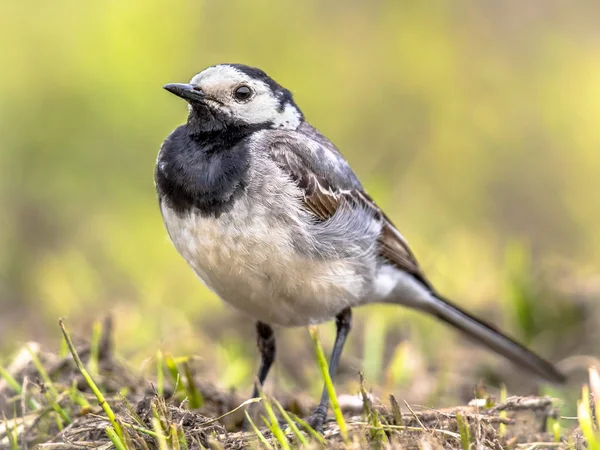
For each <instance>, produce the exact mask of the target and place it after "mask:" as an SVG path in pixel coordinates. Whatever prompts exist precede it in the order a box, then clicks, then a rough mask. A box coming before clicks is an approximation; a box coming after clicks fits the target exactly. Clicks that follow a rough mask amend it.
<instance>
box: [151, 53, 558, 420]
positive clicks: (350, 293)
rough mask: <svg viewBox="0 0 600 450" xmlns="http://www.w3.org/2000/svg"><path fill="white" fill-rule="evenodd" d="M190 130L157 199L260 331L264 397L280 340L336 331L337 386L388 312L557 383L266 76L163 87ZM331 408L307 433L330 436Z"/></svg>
mask: <svg viewBox="0 0 600 450" xmlns="http://www.w3.org/2000/svg"><path fill="white" fill-rule="evenodd" d="M164 89H166V90H167V91H168V92H170V93H172V94H174V95H176V96H177V97H180V98H182V99H184V100H185V101H186V102H187V104H188V109H189V114H188V118H187V122H186V123H185V124H183V125H181V126H179V127H177V128H176V129H175V130H174V131H172V132H171V134H170V135H169V136H168V137H167V138H166V140H165V141H164V143H163V144H162V146H161V148H160V151H159V153H158V157H157V161H156V168H155V174H154V175H155V186H156V190H157V194H158V201H159V206H160V211H161V214H162V218H163V221H164V225H165V228H166V230H167V233H168V235H169V237H170V240H171V241H172V243H173V245H174V247H175V248H176V249H177V251H178V252H179V253H180V254H181V256H182V257H183V259H185V261H186V262H187V263H188V265H189V266H190V267H191V268H192V270H193V271H194V272H195V273H196V275H197V276H198V277H199V278H200V279H201V281H202V282H204V284H205V285H206V286H207V287H208V288H209V289H211V290H212V291H213V292H214V293H215V294H216V295H217V296H219V297H220V298H221V299H222V300H223V301H224V302H226V303H228V304H229V305H231V306H233V307H234V308H236V309H238V310H241V311H242V312H244V313H246V317H248V318H249V319H251V320H254V321H255V324H256V333H257V345H258V350H259V353H260V364H259V368H258V373H257V376H256V382H255V384H254V388H253V393H252V397H258V395H259V388H260V387H261V386H262V385H263V384H264V383H265V381H266V379H267V375H268V373H269V370H270V368H271V366H272V364H273V362H274V360H275V353H276V345H275V332H274V329H277V328H287V327H299V326H308V325H316V324H320V323H323V322H327V321H330V320H335V324H336V337H335V341H334V344H333V350H332V353H331V357H330V364H329V371H330V375H331V377H332V378H333V377H334V376H335V373H336V371H337V367H338V364H339V360H340V356H341V354H342V349H343V347H344V344H345V342H346V338H347V336H348V334H349V332H350V329H351V325H352V308H354V307H358V306H362V305H367V304H372V303H386V304H395V305H403V306H405V307H408V308H412V309H416V310H419V311H421V312H423V313H426V314H430V315H432V316H434V317H436V318H437V319H440V320H441V321H443V322H445V323H447V324H449V325H451V326H453V327H455V328H457V329H458V330H460V331H462V332H463V333H464V334H465V335H467V336H468V337H470V338H472V339H474V340H476V341H477V342H479V343H480V344H483V345H484V346H487V347H488V348H490V349H491V350H494V351H496V352H497V353H499V354H500V355H503V356H504V357H506V358H508V359H509V360H511V361H512V362H513V363H515V364H516V365H517V366H520V367H521V368H524V369H527V370H529V371H530V372H532V373H534V374H536V375H537V376H539V377H541V378H543V379H545V380H548V381H550V382H553V383H563V382H564V381H565V376H564V375H563V374H562V373H561V372H560V371H559V370H558V369H557V368H556V367H555V366H554V365H553V364H551V363H550V362H548V361H546V360H545V359H543V358H541V357H540V356H538V355H536V354H535V353H533V352H532V351H530V350H528V349H527V348H526V347H524V346H523V345H521V344H519V343H518V342H517V341H515V340H513V339H512V338H510V337H508V336H507V335H505V334H503V333H502V332H500V331H499V330H498V329H496V328H495V327H494V326H493V325H490V324H488V323H486V322H484V321H483V320H480V319H478V318H476V317H475V316H473V315H471V314H470V313H468V312H466V311H465V310H463V309H462V308H461V307H459V306H458V305H457V304H455V303H453V302H451V301H450V300H448V299H446V298H444V297H443V296H442V295H441V294H439V293H438V291H437V290H436V289H435V288H434V286H433V285H432V283H431V282H430V281H429V280H428V278H427V277H426V276H425V274H424V272H423V270H422V269H421V266H420V265H419V264H418V262H417V259H416V258H415V256H414V254H413V252H412V251H411V249H410V247H409V245H408V243H407V241H406V239H405V238H404V237H403V235H402V234H401V233H400V232H399V231H398V229H397V228H396V226H394V224H393V223H392V221H391V219H390V218H389V217H388V216H387V215H386V213H385V212H384V211H383V210H382V209H381V208H379V207H378V206H377V204H376V203H375V201H374V200H373V199H372V198H371V197H370V196H369V194H367V192H366V190H365V189H364V188H363V186H362V184H361V182H360V181H359V179H358V177H357V176H356V174H355V173H354V171H353V170H352V168H351V167H350V165H349V163H348V162H347V160H346V159H345V158H344V157H343V156H342V153H340V151H339V150H338V148H337V147H336V146H335V145H334V144H333V143H332V142H331V141H330V140H329V139H327V138H326V137H325V136H324V135H323V134H322V133H321V132H320V131H319V130H318V129H317V128H315V127H314V126H312V125H311V124H310V123H309V122H308V121H307V120H306V118H305V116H304V114H303V112H302V110H301V109H300V108H299V106H298V105H297V103H296V102H295V100H294V98H293V96H292V93H291V92H290V91H289V90H288V89H286V88H284V87H283V86H282V85H280V84H279V83H277V82H276V81H275V80H274V79H273V78H271V77H270V76H268V75H267V74H266V73H265V72H264V71H263V70H261V69H258V68H255V67H251V66H247V65H243V64H217V65H214V66H210V67H208V68H206V69H204V70H203V71H201V72H200V73H198V74H196V75H195V76H193V78H192V79H191V80H190V82H189V83H171V84H167V85H165V86H164ZM328 402H329V398H328V395H327V390H326V389H325V388H324V389H323V394H322V396H321V401H320V403H319V405H318V407H317V408H316V409H315V411H314V412H313V413H312V414H311V415H310V416H309V418H308V422H309V424H310V425H312V426H313V427H315V428H317V429H322V425H323V423H324V421H325V420H326V416H327V409H328Z"/></svg>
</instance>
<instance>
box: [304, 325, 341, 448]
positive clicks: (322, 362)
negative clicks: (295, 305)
mask: <svg viewBox="0 0 600 450" xmlns="http://www.w3.org/2000/svg"><path fill="white" fill-rule="evenodd" d="M308 331H309V333H310V337H311V339H312V342H313V347H314V350H315V354H316V356H317V364H318V365H319V369H320V370H321V376H322V377H323V380H324V381H325V387H326V389H327V393H328V394H329V401H330V402H331V409H332V410H333V414H334V417H335V420H336V422H337V424H338V426H339V427H340V434H341V435H342V438H343V439H344V442H346V443H348V442H349V441H348V427H347V426H346V421H345V420H344V415H343V414H342V409H341V408H340V404H339V403H338V399H337V395H336V393H335V388H334V387H333V381H331V376H330V375H329V367H328V365H327V359H326V358H325V353H323V347H322V346H321V340H320V339H319V329H318V328H317V327H316V326H314V325H312V326H310V327H308Z"/></svg>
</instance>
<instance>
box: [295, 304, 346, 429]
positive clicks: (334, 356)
mask: <svg viewBox="0 0 600 450" xmlns="http://www.w3.org/2000/svg"><path fill="white" fill-rule="evenodd" d="M335 325H336V328H337V332H336V335H335V343H334V344H333V351H332V352H331V362H330V363H329V375H330V376H331V379H332V380H333V378H334V377H335V373H336V372H337V367H338V363H339V361H340V356H341V354H342V350H343V349H344V344H345V343H346V338H347V337H348V333H350V328H351V326H352V310H351V309H350V308H346V309H344V310H342V312H340V313H339V314H338V315H337V316H335ZM328 407H329V394H328V393H327V387H326V386H325V387H323V394H322V395H321V402H320V403H319V406H317V408H316V409H315V410H314V412H313V413H312V414H311V415H310V417H309V418H308V419H307V420H306V421H307V423H308V424H309V425H310V426H311V427H313V428H314V429H315V430H317V431H322V429H323V422H324V421H325V418H326V417H327V409H328Z"/></svg>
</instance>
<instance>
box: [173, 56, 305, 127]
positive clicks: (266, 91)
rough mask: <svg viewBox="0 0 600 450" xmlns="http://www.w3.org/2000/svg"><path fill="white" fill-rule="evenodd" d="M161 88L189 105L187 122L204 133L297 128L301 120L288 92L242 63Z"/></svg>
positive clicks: (215, 68) (265, 75)
mask: <svg viewBox="0 0 600 450" xmlns="http://www.w3.org/2000/svg"><path fill="white" fill-rule="evenodd" d="M164 88H165V89H166V90H167V91H169V92H171V93H173V94H175V95H177V96H178V97H181V98H183V99H185V100H186V101H187V102H188V103H189V107H190V118H189V121H190V123H193V124H194V125H195V126H198V127H200V128H202V129H205V130H218V129H224V128H227V127H229V126H236V127H240V126H244V125H250V126H253V125H254V126H258V125H262V126H267V127H271V128H280V129H296V128H297V127H298V125H300V123H301V122H302V120H303V115H302V112H301V111H300V109H299V108H298V107H297V106H296V104H295V103H294V100H293V98H292V94H291V93H290V91H288V90H287V89H285V88H284V87H282V86H280V85H279V84H278V83H277V82H275V81H274V80H273V79H272V78H270V77H269V76H268V75H267V74H266V73H265V72H263V71H262V70H260V69H256V68H254V67H249V66H244V65H242V64H219V65H216V66H212V67H209V68H207V69H204V70H203V71H202V72H200V73H199V74H197V75H195V76H194V77H193V78H192V79H191V80H190V82H189V83H187V84H178V83H174V84H167V85H166V86H164Z"/></svg>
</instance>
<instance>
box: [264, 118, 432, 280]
mask: <svg viewBox="0 0 600 450" xmlns="http://www.w3.org/2000/svg"><path fill="white" fill-rule="evenodd" d="M310 128H311V129H310V130H308V131H310V133H308V134H303V133H298V132H296V133H290V132H289V131H288V132H283V131H273V132H271V133H269V134H268V135H265V142H264V143H263V145H261V147H262V148H266V149H267V150H268V152H269V154H270V155H271V157H272V158H273V160H274V161H275V162H276V163H277V164H278V166H279V167H280V168H281V169H282V170H284V171H285V172H287V173H288V174H289V175H290V177H291V178H292V179H293V180H294V181H295V182H296V183H297V184H298V186H299V187H300V188H301V190H302V192H303V196H304V197H303V203H304V207H305V209H306V210H307V211H308V212H310V213H311V214H312V216H313V217H314V218H315V220H317V221H323V222H325V221H328V220H330V219H332V218H333V217H334V216H335V214H336V212H338V211H339V210H340V209H341V208H349V209H351V210H356V211H361V212H362V213H364V212H367V214H369V215H371V216H372V217H374V218H376V219H377V220H378V221H379V223H380V225H381V226H380V228H379V231H378V236H377V237H376V241H377V242H376V244H377V253H378V256H379V257H381V258H383V259H384V260H386V261H387V262H389V263H391V264H392V265H394V266H396V267H397V268H399V269H401V270H403V271H405V272H408V273H410V274H411V275H413V276H414V277H415V278H416V279H417V280H419V281H420V282H421V283H423V284H424V285H425V286H426V287H427V288H428V289H431V284H430V283H429V281H428V280H427V279H426V278H425V276H424V275H423V272H422V271H421V268H420V267H419V264H418V262H417V260H416V258H415V257H414V255H413V253H412V251H411V250H410V248H409V246H408V244H407V242H406V240H405V239H404V238H403V237H402V235H401V234H400V232H399V231H398V230H397V229H396V227H395V226H394V225H393V224H392V222H391V221H390V220H389V218H388V217H387V216H386V214H385V213H384V212H383V211H382V210H381V209H380V208H379V207H378V206H377V204H376V203H375V202H374V201H373V199H372V198H371V197H370V196H369V195H368V194H367V193H366V192H365V190H364V189H363V187H362V185H361V184H360V181H359V180H358V178H357V176H356V174H355V173H354V171H353V170H352V168H351V167H350V165H349V164H348V162H347V161H346V160H345V159H344V158H343V156H342V155H341V154H340V153H339V151H338V150H337V149H336V148H335V146H333V144H331V142H330V141H328V140H327V139H326V138H324V137H323V136H322V135H321V134H320V133H318V131H316V130H315V129H314V128H312V127H310ZM317 139H318V140H317Z"/></svg>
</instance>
